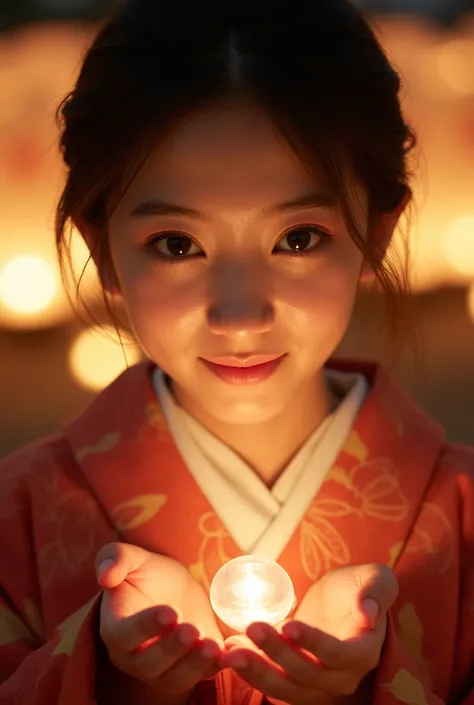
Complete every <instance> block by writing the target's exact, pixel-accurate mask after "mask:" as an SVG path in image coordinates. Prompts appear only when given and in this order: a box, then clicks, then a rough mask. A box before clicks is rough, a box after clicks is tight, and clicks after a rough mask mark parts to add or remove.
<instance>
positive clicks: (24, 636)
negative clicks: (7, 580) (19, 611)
mask: <svg viewBox="0 0 474 705" xmlns="http://www.w3.org/2000/svg"><path fill="white" fill-rule="evenodd" d="M17 641H31V642H32V643H34V642H35V639H34V638H33V636H32V635H31V634H30V632H29V631H28V628H27V627H26V625H25V624H24V623H23V622H22V621H21V619H20V618H19V617H18V615H16V614H15V612H13V610H11V609H9V608H8V607H7V606H6V605H0V646H7V645H8V644H14V643H15V642H17Z"/></svg>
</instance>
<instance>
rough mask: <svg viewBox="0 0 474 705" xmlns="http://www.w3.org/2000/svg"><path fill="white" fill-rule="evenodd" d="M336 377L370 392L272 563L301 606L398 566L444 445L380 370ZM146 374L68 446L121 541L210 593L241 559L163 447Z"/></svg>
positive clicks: (111, 393)
mask: <svg viewBox="0 0 474 705" xmlns="http://www.w3.org/2000/svg"><path fill="white" fill-rule="evenodd" d="M335 367H336V368H337V369H342V370H344V371H348V372H356V371H357V372H361V371H362V372H363V373H364V374H365V375H366V377H367V378H368V379H369V382H370V384H371V390H370V392H369V394H368V396H367V398H366V401H365V403H364V405H363V407H362V409H361V411H360V413H359V415H358V417H357V419H356V422H355V424H354V426H353V429H352V432H351V433H350V434H349V436H348V438H347V440H346V443H345V444H344V447H343V449H342V450H341V452H340V453H339V455H338V457H337V459H336V461H335V463H334V464H333V466H332V468H331V470H330V471H329V473H328V475H327V477H326V480H325V482H324V483H323V485H322V487H321V489H320V490H319V492H318V493H317V495H316V496H315V497H314V498H313V501H312V503H311V504H310V506H309V508H308V510H307V512H306V514H305V516H304V517H303V519H302V521H301V523H300V524H299V526H298V528H297V530H296V531H295V532H294V534H293V536H292V537H291V539H290V541H289V542H288V544H287V545H286V547H285V548H284V550H283V552H282V554H281V556H280V558H279V562H280V563H281V564H282V565H283V566H284V567H285V569H286V570H287V571H288V573H289V574H290V576H291V578H292V580H293V582H294V583H295V589H296V593H297V598H298V601H299V600H300V599H301V597H302V596H303V595H304V593H305V592H306V590H307V589H308V587H309V586H310V585H311V583H313V582H315V581H316V580H318V578H319V577H321V576H322V575H323V574H324V573H325V572H326V571H327V570H330V569H332V568H335V567H337V566H340V565H345V564H349V563H352V564H358V563H367V562H379V563H385V564H388V565H391V566H395V565H396V562H397V559H398V556H399V555H400V553H401V552H402V550H403V547H404V545H405V543H406V541H407V539H408V537H409V535H410V530H411V527H412V526H413V524H414V522H415V519H416V516H417V514H418V512H419V509H420V505H421V504H422V502H423V498H424V495H425V492H426V490H427V488H428V485H429V482H430V478H431V474H432V471H433V468H434V467H435V465H436V459H437V456H438V454H439V451H440V447H441V445H442V443H443V440H444V434H443V431H442V429H441V428H440V427H439V426H438V425H437V424H435V423H434V422H433V421H431V420H430V419H429V418H428V417H427V416H426V415H425V414H424V413H423V412H422V411H420V410H419V409H418V408H417V407H416V405H415V404H414V403H413V401H412V400H411V399H410V398H409V397H408V396H407V395H406V394H405V392H404V391H403V390H402V389H401V388H400V387H399V386H398V385H397V384H396V383H395V382H394V381H393V380H391V379H390V378H389V377H388V376H387V375H386V373H385V372H384V371H383V370H381V369H379V368H376V367H375V366H364V365H360V364H355V365H351V364H344V363H337V365H335ZM152 369H153V368H152V365H151V364H150V363H145V364H141V365H138V366H136V367H134V368H131V369H129V370H128V371H127V372H126V373H124V374H123V375H122V376H121V377H119V378H118V380H116V382H115V383H114V384H112V385H111V386H110V387H109V388H108V389H106V390H105V391H104V392H103V393H102V394H101V395H99V396H98V397H97V398H96V399H95V401H94V402H93V403H92V405H91V407H90V408H89V409H88V410H87V411H86V412H85V413H84V414H83V415H82V416H81V417H80V418H79V419H78V420H77V421H75V422H74V423H72V424H70V425H69V426H68V427H67V429H66V437H67V439H68V441H69V443H70V445H71V448H72V450H73V453H74V456H75V458H76V460H77V462H78V463H79V464H80V465H81V468H82V472H83V474H84V476H85V478H86V480H87V482H88V484H89V486H90V488H91V492H92V493H93V494H94V495H95V497H96V499H97V501H98V502H99V503H100V504H101V506H102V508H103V509H104V511H105V512H106V514H107V516H108V518H109V520H110V522H111V524H112V525H113V526H114V527H115V529H116V530H117V532H118V534H119V536H120V538H121V540H124V541H128V542H131V543H135V544H138V545H141V546H143V547H145V548H148V549H149V550H152V551H155V552H158V553H162V554H165V555H169V556H172V557H174V558H176V559H177V560H179V561H181V562H182V563H184V564H185V565H187V566H188V567H189V569H190V570H191V572H192V573H193V574H194V575H195V577H196V578H197V579H198V580H199V581H200V582H201V583H202V584H203V585H204V587H205V588H209V585H210V582H211V580H212V578H213V576H214V574H215V572H216V571H217V570H218V569H219V567H220V566H221V565H222V564H223V563H225V562H226V561H227V560H230V559H231V558H234V557H235V556H237V555H240V554H241V551H240V549H239V548H238V546H237V545H236V544H235V542H234V541H233V539H232V538H231V537H230V536H229V534H228V532H227V531H226V529H225V528H224V527H223V525H222V523H221V521H220V520H219V518H218V517H217V515H216V513H215V511H214V509H213V508H212V506H211V505H210V504H209V502H208V500H207V499H206V497H205V496H204V494H203V493H202V492H201V490H200V488H199V486H198V485H197V483H196V482H195V481H194V480H193V478H192V476H191V474H190V472H189V471H188V469H187V467H186V466H185V464H184V462H183V460H182V458H181V456H180V455H179V453H178V451H177V449H176V447H175V444H174V442H173V440H172V438H171V437H170V434H169V432H168V429H167V427H166V424H165V422H164V419H163V416H162V413H161V409H160V408H159V405H158V403H157V401H156V397H155V393H154V390H153V388H152V384H151V374H152ZM177 517H179V519H177Z"/></svg>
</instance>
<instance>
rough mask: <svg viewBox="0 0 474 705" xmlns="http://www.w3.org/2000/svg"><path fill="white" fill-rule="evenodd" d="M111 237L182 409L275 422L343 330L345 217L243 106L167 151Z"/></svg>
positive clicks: (354, 258)
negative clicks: (276, 417)
mask: <svg viewBox="0 0 474 705" xmlns="http://www.w3.org/2000/svg"><path fill="white" fill-rule="evenodd" d="M355 193H356V197H357V199H358V204H359V208H360V213H359V215H360V217H361V218H364V219H365V220H364V222H366V221H367V204H366V198H365V196H364V194H363V192H362V190H361V189H358V190H357V189H355ZM109 237H110V248H111V254H112V262H113V266H114V269H115V275H116V279H117V281H118V284H119V288H120V294H121V296H122V297H123V300H124V303H125V307H126V309H127V311H128V314H129V317H130V321H131V324H132V327H133V329H134V332H135V334H136V336H137V339H138V341H139V342H140V344H141V346H142V347H143V349H144V351H145V352H146V353H147V355H148V356H149V357H150V358H151V359H152V360H153V361H154V362H155V363H156V364H157V365H158V366H159V367H161V368H162V369H163V370H164V371H165V372H166V373H167V374H168V375H169V376H170V377H171V378H172V380H173V382H174V386H175V389H176V392H177V394H178V395H179V398H180V401H182V403H184V405H186V403H187V404H188V406H190V407H192V408H194V409H198V408H201V409H203V410H204V411H205V413H206V414H208V415H211V416H213V417H214V418H216V419H218V420H219V421H220V422H224V423H233V424H254V423H263V422H265V421H268V420H270V419H271V418H272V417H274V416H276V415H278V414H281V413H282V412H283V411H284V409H285V408H287V407H288V405H289V404H291V403H292V402H293V403H294V401H295V398H297V397H298V395H304V394H305V393H307V390H308V388H311V387H312V385H313V383H314V381H315V380H316V379H318V378H319V376H320V375H321V370H322V367H323V365H324V364H325V362H326V361H327V359H328V358H329V357H330V356H331V355H332V353H333V352H334V350H335V348H336V347H337V346H338V344H339V342H340V341H341V338H342V336H343V334H344V332H345V330H346V327H347V325H348V322H349V319H350V316H351V312H352V308H353V303H354V299H355V295H356V290H357V287H358V282H359V278H360V272H361V266H362V255H361V253H360V251H359V250H358V248H357V247H356V245H355V244H354V243H353V241H352V240H351V238H350V236H349V234H348V232H347V229H346V226H345V224H344V220H343V218H342V215H341V213H340V211H339V210H338V208H337V207H335V205H334V204H333V203H332V202H331V199H329V198H328V197H327V195H326V194H325V193H324V192H322V190H321V187H320V186H319V185H318V184H317V183H315V181H314V180H313V179H312V178H311V177H310V176H309V175H308V173H307V171H306V170H305V169H304V168H303V166H302V165H301V163H300V162H299V160H298V159H297V157H296V156H295V155H294V153H293V152H292V151H291V149H290V148H289V147H288V146H287V145H286V143H285V142H284V141H283V140H282V139H281V137H280V136H279V134H278V133H277V131H276V129H275V127H274V126H273V125H272V123H271V122H270V121H269V120H268V118H266V116H265V115H264V114H263V113H261V112H260V111H259V110H258V109H256V108H252V107H251V106H249V105H243V104H239V105H233V106H228V107H222V108H215V109H209V110H208V111H203V112H201V113H198V114H196V115H194V116H192V117H190V118H189V119H188V120H187V121H186V122H183V123H182V124H181V125H180V126H179V127H177V128H176V129H175V131H174V132H173V133H172V134H171V135H170V136H169V137H167V139H166V140H165V141H163V142H161V143H160V144H159V145H158V146H157V147H156V149H155V150H154V151H153V152H152V154H151V156H150V158H149V160H148V162H147V164H146V165H145V166H144V168H143V169H142V170H141V172H140V174H139V175H138V177H137V178H136V180H135V181H134V183H133V184H132V186H131V187H130V188H129V190H128V192H127V193H126V194H125V196H124V198H123V199H122V201H121V203H120V205H119V207H118V209H117V210H116V211H115V213H114V214H113V216H112V217H111V220H110V223H109ZM275 358H278V361H276V362H273V363H272V362H271V361H272V360H275ZM269 360H270V363H269V364H263V363H266V362H268V361H269ZM210 361H212V362H213V363H217V365H218V364H219V363H223V364H224V367H219V366H216V364H214V365H213V364H210ZM258 363H262V364H263V366H259V367H258V368H256V367H255V364H258ZM242 365H246V366H247V369H246V371H243V370H242V367H241V366H242ZM229 367H230V368H231V369H229Z"/></svg>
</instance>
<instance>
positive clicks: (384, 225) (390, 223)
mask: <svg viewBox="0 0 474 705" xmlns="http://www.w3.org/2000/svg"><path fill="white" fill-rule="evenodd" d="M411 198H412V193H411V190H410V189H409V188H408V187H407V188H406V190H405V194H404V196H403V198H402V200H401V201H400V203H399V204H398V206H397V207H396V208H395V210H393V211H390V212H388V213H383V214H382V215H381V216H379V218H378V220H377V223H376V224H375V227H374V232H373V233H372V237H373V238H374V239H375V240H376V242H377V252H378V254H379V259H380V262H381V261H382V260H383V258H384V257H385V254H386V252H387V250H388V248H389V245H390V243H391V241H392V238H393V234H394V232H395V229H396V227H397V225H398V223H399V221H400V218H401V217H402V215H403V213H404V212H405V210H406V208H407V206H408V204H409V203H410V201H411ZM374 279H375V272H374V270H373V267H372V265H371V264H370V263H369V262H368V261H367V260H366V259H364V261H363V263H362V268H361V270H360V278H359V280H360V282H361V283H364V284H370V283H372V282H373V281H374Z"/></svg>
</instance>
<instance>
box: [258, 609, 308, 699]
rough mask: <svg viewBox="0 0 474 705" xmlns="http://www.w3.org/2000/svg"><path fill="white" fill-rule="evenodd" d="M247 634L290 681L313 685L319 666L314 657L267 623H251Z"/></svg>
mask: <svg viewBox="0 0 474 705" xmlns="http://www.w3.org/2000/svg"><path fill="white" fill-rule="evenodd" d="M247 634H248V636H249V637H250V639H252V641H253V642H254V643H255V644H256V645H257V646H258V647H259V648H260V649H261V650H262V651H263V652H264V653H265V654H266V655H267V656H268V657H269V658H270V659H271V660H272V661H273V662H274V663H276V664H278V666H280V667H281V668H282V669H283V670H284V671H285V672H286V673H287V674H288V676H289V677H290V678H291V680H292V681H294V682H296V683H298V684H301V685H305V686H307V687H308V688H310V687H314V682H315V676H316V675H317V671H318V668H319V664H318V662H317V661H316V659H314V658H311V657H310V656H309V655H306V654H304V653H303V652H302V651H301V650H300V649H298V648H297V647H296V646H293V645H292V644H291V643H290V642H289V641H288V639H285V637H284V636H282V635H281V634H279V633H278V632H277V631H276V630H275V629H273V628H272V627H270V626H269V625H267V624H260V623H255V624H251V625H250V627H249V628H248V630H247Z"/></svg>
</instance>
